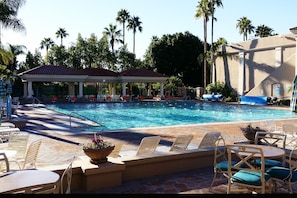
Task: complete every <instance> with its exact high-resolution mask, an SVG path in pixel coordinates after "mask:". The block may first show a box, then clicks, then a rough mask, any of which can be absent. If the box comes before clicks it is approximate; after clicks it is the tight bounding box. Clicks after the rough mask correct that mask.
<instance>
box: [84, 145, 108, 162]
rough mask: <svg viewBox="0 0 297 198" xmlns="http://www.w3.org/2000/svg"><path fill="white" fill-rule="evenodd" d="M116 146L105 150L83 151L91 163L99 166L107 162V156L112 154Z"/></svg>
mask: <svg viewBox="0 0 297 198" xmlns="http://www.w3.org/2000/svg"><path fill="white" fill-rule="evenodd" d="M113 149H114V146H111V147H108V148H104V149H83V150H84V152H85V154H86V155H87V156H88V157H89V158H90V163H92V164H95V165H98V164H101V163H105V162H107V156H108V155H109V154H110V153H111V152H112V150H113Z"/></svg>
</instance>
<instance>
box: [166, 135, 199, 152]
mask: <svg viewBox="0 0 297 198" xmlns="http://www.w3.org/2000/svg"><path fill="white" fill-rule="evenodd" d="M193 137H194V136H193V135H192V134H186V135H179V136H177V137H176V139H175V141H174V142H173V143H172V145H171V148H170V150H169V151H179V150H186V149H187V147H188V145H189V144H190V142H191V141H192V139H193Z"/></svg>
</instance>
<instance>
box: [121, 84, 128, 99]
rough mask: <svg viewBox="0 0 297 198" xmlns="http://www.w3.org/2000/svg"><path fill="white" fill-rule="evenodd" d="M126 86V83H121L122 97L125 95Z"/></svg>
mask: <svg viewBox="0 0 297 198" xmlns="http://www.w3.org/2000/svg"><path fill="white" fill-rule="evenodd" d="M126 85H127V83H125V82H123V83H122V96H125V95H126Z"/></svg>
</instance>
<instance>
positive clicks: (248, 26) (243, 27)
mask: <svg viewBox="0 0 297 198" xmlns="http://www.w3.org/2000/svg"><path fill="white" fill-rule="evenodd" d="M236 27H237V28H238V29H239V33H240V34H243V40H244V41H246V40H247V36H248V34H251V33H252V32H254V29H255V27H254V26H253V25H252V22H251V20H249V19H248V18H247V17H241V18H240V19H238V20H237V24H236Z"/></svg>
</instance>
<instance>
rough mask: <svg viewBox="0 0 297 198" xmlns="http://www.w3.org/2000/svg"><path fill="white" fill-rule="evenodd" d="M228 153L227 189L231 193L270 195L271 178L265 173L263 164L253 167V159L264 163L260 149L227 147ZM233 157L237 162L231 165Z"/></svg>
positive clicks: (242, 146)
mask: <svg viewBox="0 0 297 198" xmlns="http://www.w3.org/2000/svg"><path fill="white" fill-rule="evenodd" d="M227 153H228V178H229V179H228V188H227V194H231V193H239V192H244V193H261V194H265V193H271V192H272V180H271V176H270V175H268V174H266V173H265V163H262V164H261V166H260V167H256V166H254V159H256V158H259V157H260V160H262V161H263V162H265V160H264V159H265V158H264V155H263V151H262V149H261V148H257V147H253V146H250V145H240V144H238V145H227ZM234 157H236V158H238V159H239V160H238V162H237V163H236V164H233V163H232V162H233V159H234Z"/></svg>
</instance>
